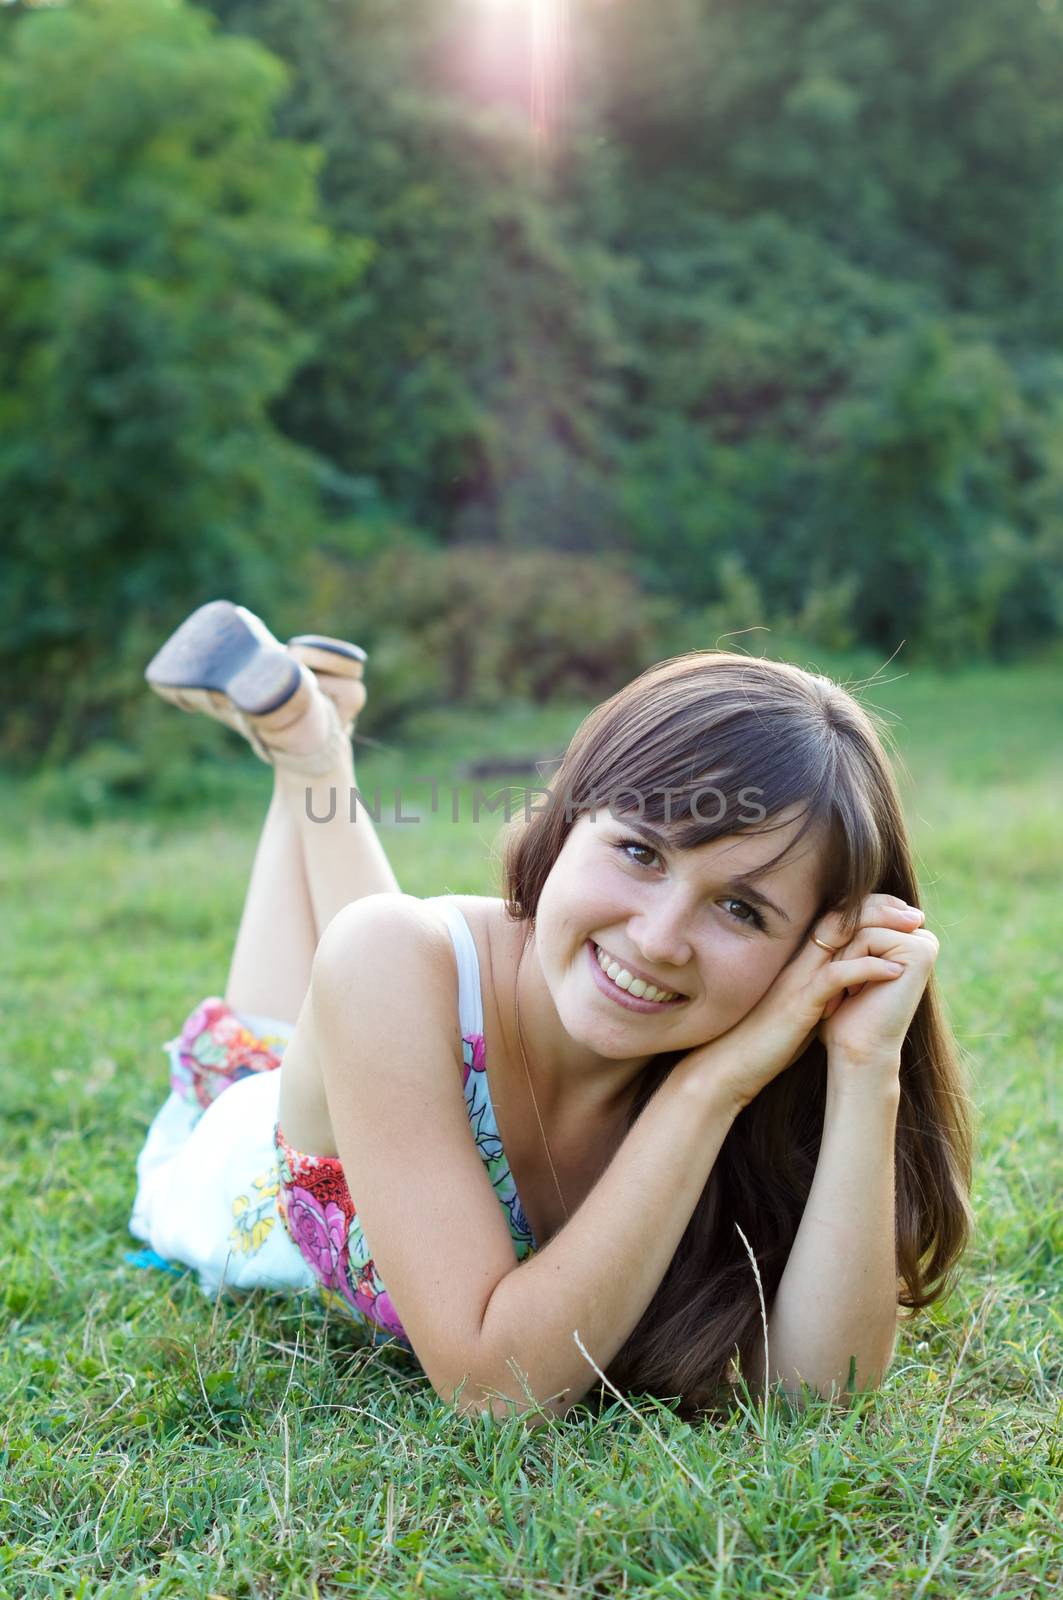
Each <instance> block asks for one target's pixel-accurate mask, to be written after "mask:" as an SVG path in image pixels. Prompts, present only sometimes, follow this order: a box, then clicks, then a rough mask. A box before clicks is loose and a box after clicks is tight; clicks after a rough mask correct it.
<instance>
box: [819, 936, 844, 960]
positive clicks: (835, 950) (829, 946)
mask: <svg viewBox="0 0 1063 1600" xmlns="http://www.w3.org/2000/svg"><path fill="white" fill-rule="evenodd" d="M811 939H812V943H813V944H818V945H819V948H820V949H821V950H829V951H830V953H831V955H832V956H836V955H837V954H838V951H839V950H844V948H845V946H844V945H841V944H839V945H833V944H824V943H823V940H822V939H817V938H816V936H815V934H812V935H811Z"/></svg>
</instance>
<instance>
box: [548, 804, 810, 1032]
mask: <svg viewBox="0 0 1063 1600" xmlns="http://www.w3.org/2000/svg"><path fill="white" fill-rule="evenodd" d="M798 811H799V808H797V807H794V808H792V810H791V811H790V812H786V813H784V814H783V817H782V818H781V819H780V818H774V819H772V820H773V821H774V822H779V821H780V820H782V821H784V822H785V826H783V827H777V828H776V829H775V831H773V832H772V833H769V834H762V835H757V834H753V833H745V834H743V833H738V834H731V835H729V836H728V837H726V838H723V839H714V840H712V841H711V842H710V843H709V844H705V845H700V846H698V848H697V849H695V850H683V851H680V850H673V849H672V848H670V847H669V846H667V845H663V844H662V843H661V842H660V840H659V838H657V837H654V835H659V834H660V833H663V832H666V830H661V829H654V828H653V827H652V826H651V825H650V824H646V825H643V824H641V823H639V822H638V821H635V820H625V819H623V818H619V819H618V818H616V817H614V816H613V815H612V814H611V813H610V812H608V811H606V812H599V813H598V814H597V815H596V816H595V817H593V818H592V817H591V816H589V815H584V816H582V817H580V818H579V819H578V820H577V822H576V823H575V824H574V826H573V828H572V830H571V832H570V833H569V835H568V838H567V839H566V841H565V844H564V847H563V848H562V850H561V853H560V855H559V856H558V858H557V860H556V861H555V863H554V866H553V868H552V869H551V872H550V875H549V877H548V878H547V880H546V883H545V885H544V887H543V892H542V895H541V897H540V900H539V906H538V911H537V914H536V932H535V945H536V951H537V955H538V960H539V964H540V966H541V969H542V972H543V975H544V977H545V979H546V982H547V984H548V986H549V989H550V992H551V995H552V998H553V1000H554V1004H555V1005H556V1007H557V1012H558V1016H559V1018H560V1020H561V1023H562V1025H563V1026H564V1028H565V1030H566V1032H567V1033H568V1034H569V1036H570V1037H571V1038H572V1039H573V1040H576V1041H578V1042H579V1043H581V1044H583V1045H584V1046H586V1047H587V1048H589V1049H591V1050H593V1051H595V1052H596V1053H597V1054H599V1055H601V1056H603V1057H606V1058H608V1059H610V1060H626V1059H634V1058H645V1059H649V1058H650V1057H652V1056H654V1055H656V1054H658V1053H660V1052H663V1051H670V1050H689V1049H693V1048H695V1047H696V1046H697V1045H700V1044H706V1043H708V1042H709V1041H710V1040H711V1039H715V1038H718V1037H719V1036H720V1034H723V1033H726V1032H727V1030H728V1029H729V1028H732V1027H734V1025H735V1024H736V1023H738V1022H740V1021H741V1020H742V1018H743V1017H744V1016H746V1014H747V1013H748V1012H749V1011H750V1010H751V1009H752V1008H753V1006H755V1005H756V1004H757V1002H758V1001H759V1000H760V999H761V997H762V996H763V995H764V994H765V993H766V991H767V990H768V989H769V988H770V986H771V984H772V983H773V981H774V980H775V978H776V977H777V976H778V974H779V972H780V971H781V970H782V968H783V967H784V966H785V965H786V963H787V962H788V961H789V959H790V957H791V956H792V955H793V954H794V952H795V950H796V949H797V946H798V945H799V944H800V943H802V942H803V940H804V938H805V936H806V933H807V930H808V927H809V924H810V923H811V921H812V919H813V918H814V916H815V915H816V913H817V911H818V910H819V882H820V855H821V849H822V846H821V844H820V842H819V841H818V840H817V839H816V838H815V837H814V836H813V835H807V836H806V837H805V839H804V840H803V841H802V843H801V845H800V846H798V849H797V852H796V854H795V856H794V857H793V858H791V859H789V860H788V861H786V862H785V863H784V864H782V865H781V866H777V867H775V868H773V869H772V870H771V871H770V872H769V873H766V874H764V875H763V876H761V875H760V868H761V866H762V864H763V863H764V862H766V861H769V860H770V859H771V858H772V857H773V856H775V855H778V854H779V852H780V851H781V850H782V849H783V847H784V846H785V845H787V844H788V843H789V842H790V841H791V839H792V838H793V837H794V835H795V834H796V833H797V832H798V830H799V828H800V817H799V815H798ZM649 839H652V842H647V841H648V840H649ZM749 879H752V880H755V881H754V882H749V881H744V880H749ZM761 896H763V897H766V899H767V900H769V901H771V902H772V903H773V905H771V906H769V905H767V904H765V903H764V899H762V898H760V897H761ZM594 946H598V947H600V949H601V950H602V952H603V954H606V955H608V956H609V957H612V958H615V960H616V961H617V962H618V963H619V965H620V967H621V968H622V969H626V970H627V971H628V972H631V973H633V974H635V975H636V976H637V975H638V974H642V975H644V976H645V977H646V978H648V979H650V980H651V981H652V982H654V983H656V984H657V986H658V987H659V988H661V989H666V990H672V991H676V992H678V994H679V995H681V996H682V997H683V998H682V999H681V1000H680V1001H678V1002H677V1003H672V1004H660V1003H658V1004H653V1003H652V1002H647V1001H645V1000H643V1001H642V1003H641V1009H636V1006H635V1005H632V1004H631V1003H630V997H629V995H627V994H625V993H624V991H623V989H622V988H620V987H619V986H617V985H616V984H615V983H614V982H612V981H611V980H609V979H608V978H607V977H604V975H603V974H602V973H601V972H600V968H599V962H598V959H597V957H596V956H595V954H594V949H593V947H594ZM616 976H622V974H621V973H618V974H616ZM618 994H619V998H617V995H618ZM636 1004H637V1003H636Z"/></svg>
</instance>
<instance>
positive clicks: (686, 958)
mask: <svg viewBox="0 0 1063 1600" xmlns="http://www.w3.org/2000/svg"><path fill="white" fill-rule="evenodd" d="M630 936H631V943H632V947H633V948H634V949H635V950H636V951H637V952H638V954H639V955H640V956H641V957H642V959H643V961H644V962H645V963H646V965H647V966H648V967H654V968H656V969H657V970H658V972H659V973H660V975H661V976H662V977H663V976H664V975H665V974H664V972H663V971H661V969H662V968H668V967H672V968H675V969H677V970H681V969H682V968H684V967H687V966H689V965H690V961H691V958H692V956H693V946H692V945H691V943H690V905H689V902H687V901H686V900H685V899H684V897H682V896H680V895H675V896H673V897H672V898H671V899H670V900H667V901H666V900H663V899H662V900H661V901H659V902H656V903H655V904H654V905H653V906H651V907H649V908H648V909H647V910H645V911H643V912H641V913H640V914H639V915H638V916H637V917H634V918H632V921H631V924H630Z"/></svg>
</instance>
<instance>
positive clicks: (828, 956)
mask: <svg viewBox="0 0 1063 1600" xmlns="http://www.w3.org/2000/svg"><path fill="white" fill-rule="evenodd" d="M913 909H915V908H910V907H906V906H905V903H904V901H903V900H899V899H898V898H897V896H896V895H889V894H872V895H868V897H867V899H866V900H865V902H864V904H863V906H862V908H861V913H860V921H859V924H858V926H857V929H856V932H855V933H854V934H853V936H852V938H851V939H850V940H849V941H848V942H846V939H845V927H844V924H843V920H842V918H841V916H840V915H839V914H838V913H837V912H830V913H828V914H827V915H826V916H824V917H821V918H820V920H819V922H818V923H817V924H816V925H815V927H814V928H813V929H812V934H813V935H814V936H815V937H816V938H818V939H821V940H822V941H823V943H824V944H825V945H830V946H832V949H831V950H824V949H822V948H821V946H819V945H817V944H814V943H813V942H812V937H811V936H810V937H809V938H808V939H806V941H805V943H804V944H803V945H802V946H800V947H799V948H798V950H797V951H796V952H795V954H794V955H793V956H792V957H791V959H790V960H789V961H788V962H787V964H786V966H785V967H784V968H783V969H782V971H781V972H780V973H779V975H778V977H777V978H776V979H775V981H774V983H773V984H772V985H771V987H770V989H768V991H767V993H766V994H765V995H763V996H762V998H761V999H760V1000H759V1001H758V1002H757V1004H756V1005H755V1006H754V1007H753V1009H752V1011H750V1012H749V1013H748V1015H747V1016H745V1017H743V1018H742V1021H741V1022H739V1023H736V1024H735V1026H734V1027H733V1028H731V1029H729V1030H728V1032H727V1033H724V1034H721V1035H720V1037H719V1038H718V1039H713V1040H711V1041H710V1042H709V1043H708V1044H704V1045H699V1046H698V1047H697V1049H695V1050H691V1051H690V1052H689V1053H688V1054H687V1055H685V1056H684V1057H683V1067H684V1070H685V1071H686V1072H687V1073H689V1074H691V1075H693V1076H703V1077H704V1078H705V1080H706V1081H707V1082H709V1083H711V1084H712V1085H713V1086H714V1087H715V1088H717V1089H720V1088H722V1089H723V1090H724V1092H725V1093H726V1094H727V1096H728V1098H729V1100H730V1101H731V1103H732V1104H733V1106H734V1108H735V1110H736V1112H737V1111H741V1110H742V1109H743V1108H744V1107H745V1106H747V1105H748V1104H749V1102H750V1101H751V1100H752V1099H754V1098H755V1096H756V1095H758V1094H759V1093H760V1091H761V1089H763V1088H764V1086H765V1084H768V1083H770V1082H771V1081H772V1079H773V1078H776V1077H778V1075H779V1073H780V1072H785V1070H786V1068H787V1067H790V1066H792V1065H793V1064H794V1062H795V1061H797V1060H799V1058H800V1057H801V1056H802V1055H803V1054H804V1052H805V1050H806V1049H807V1048H808V1046H809V1044H810V1043H811V1042H812V1040H813V1039H814V1038H816V1037H817V1035H818V1036H819V1037H820V1038H821V1039H822V1040H823V1043H824V1044H825V1045H826V1046H827V1049H828V1052H830V1053H832V1054H833V1053H835V1052H838V1053H839V1054H840V1055H841V1056H843V1057H844V1059H845V1060H846V1061H848V1062H852V1063H853V1064H854V1065H859V1064H860V1063H861V1062H871V1061H876V1062H878V1061H886V1060H890V1059H895V1058H896V1059H899V1057H900V1050H901V1045H902V1044H903V1042H904V1037H905V1034H906V1033H907V1031H908V1027H909V1024H910V1023H911V1020H912V1017H913V1016H914V1014H915V1008H916V1006H917V1005H918V1004H919V999H920V996H921V995H922V993H923V990H924V989H925V987H926V983H927V979H928V977H929V975H930V969H931V967H932V966H933V964H934V960H935V958H936V956H937V952H938V942H937V939H936V938H935V937H934V935H933V934H932V933H929V932H927V930H925V929H923V928H921V927H920V923H921V922H922V918H923V913H922V912H921V911H918V910H915V915H914V916H913V915H911V914H910V912H911V911H912V910H913ZM849 991H853V993H852V994H851V995H850V997H849V998H846V996H847V994H848V993H849Z"/></svg>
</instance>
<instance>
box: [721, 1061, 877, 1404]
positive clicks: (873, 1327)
mask: <svg viewBox="0 0 1063 1600" xmlns="http://www.w3.org/2000/svg"><path fill="white" fill-rule="evenodd" d="M832 1068H833V1069H835V1070H832V1071H831V1072H829V1073H828V1078H827V1104H826V1111H825V1115H824V1119H823V1137H822V1140H821V1142H820V1149H819V1159H818V1161H817V1163H816V1173H815V1177H814V1179H813V1182H812V1188H811V1190H810V1192H809V1196H808V1200H807V1201H806V1202H805V1209H804V1214H803V1216H802V1218H801V1225H800V1227H799V1228H798V1230H797V1237H796V1238H795V1240H794V1243H793V1248H792V1249H791V1251H790V1256H789V1259H788V1261H787V1263H786V1267H785V1270H784V1272H783V1275H782V1279H781V1281H780V1283H779V1288H778V1291H777V1292H776V1295H775V1299H774V1301H773V1303H772V1308H771V1314H770V1315H769V1317H768V1357H769V1360H770V1362H771V1382H772V1383H777V1382H779V1381H781V1382H782V1383H783V1385H784V1386H785V1387H786V1388H787V1389H788V1390H789V1391H790V1392H791V1393H793V1394H794V1395H795V1396H798V1397H799V1395H800V1385H801V1383H802V1382H804V1383H808V1384H810V1385H811V1386H812V1388H813V1389H814V1390H816V1391H817V1392H818V1393H819V1394H821V1395H823V1396H825V1397H826V1396H829V1395H830V1393H831V1390H832V1388H836V1389H837V1391H838V1392H839V1393H840V1394H844V1392H845V1391H846V1390H847V1389H848V1388H849V1387H850V1384H849V1367H850V1362H853V1363H855V1369H854V1376H853V1383H852V1387H853V1388H855V1389H865V1388H874V1387H875V1386H876V1385H877V1384H878V1383H879V1382H880V1380H881V1379H882V1377H883V1376H884V1375H885V1373H886V1370H887V1368H888V1367H889V1364H890V1360H891V1359H892V1356H893V1347H894V1344H895V1343H896V1338H897V1249H896V1242H895V1241H896V1221H895V1201H894V1158H893V1152H894V1145H895V1142H896V1133H897V1111H898V1107H899V1105H900V1098H901V1091H900V1078H899V1071H900V1062H899V1060H898V1061H894V1062H893V1063H890V1062H885V1063H884V1064H883V1067H882V1069H881V1070H878V1069H874V1068H872V1067H870V1066H869V1065H867V1064H866V1063H864V1064H861V1067H860V1069H859V1070H857V1071H854V1072H846V1071H844V1070H840V1069H839V1068H838V1064H837V1063H832ZM749 1376H750V1378H751V1381H752V1383H753V1385H754V1386H757V1385H760V1384H761V1383H762V1382H763V1377H764V1355H763V1349H762V1347H759V1346H758V1347H757V1348H756V1350H755V1352H754V1359H753V1363H752V1370H751V1372H750V1374H749Z"/></svg>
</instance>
